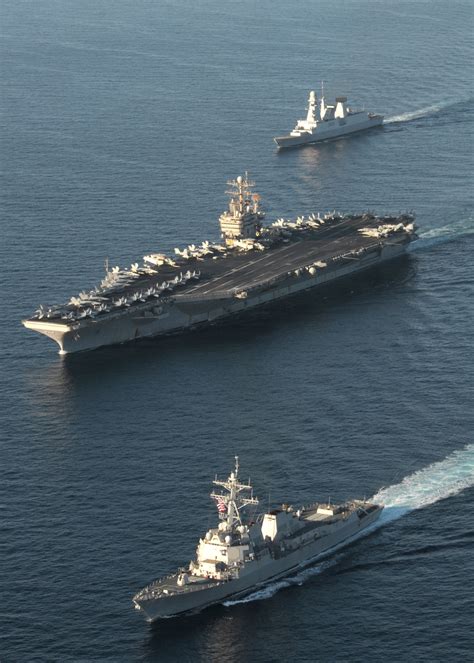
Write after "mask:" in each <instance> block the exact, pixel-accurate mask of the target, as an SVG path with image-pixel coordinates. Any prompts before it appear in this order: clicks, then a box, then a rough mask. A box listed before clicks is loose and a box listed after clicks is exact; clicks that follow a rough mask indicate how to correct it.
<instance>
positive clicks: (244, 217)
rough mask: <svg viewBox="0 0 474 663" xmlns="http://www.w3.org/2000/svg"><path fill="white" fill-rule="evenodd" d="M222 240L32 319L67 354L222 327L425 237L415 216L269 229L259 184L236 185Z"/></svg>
mask: <svg viewBox="0 0 474 663" xmlns="http://www.w3.org/2000/svg"><path fill="white" fill-rule="evenodd" d="M228 184H229V186H230V190H229V191H228V192H227V193H228V194H229V197H230V201H229V207H228V210H227V211H225V212H224V213H223V214H221V216H220V219H219V221H220V230H221V238H222V239H221V242H219V243H217V242H216V243H213V242H209V241H205V242H203V243H202V244H200V245H194V244H193V245H190V246H188V247H186V248H184V249H179V248H176V249H175V250H174V251H175V254H174V255H173V256H170V255H166V254H163V253H152V254H150V255H146V256H144V259H143V262H142V263H141V264H139V263H135V264H133V265H131V267H129V268H128V269H120V268H119V267H113V268H112V269H110V270H109V269H107V271H106V274H105V277H104V279H103V280H102V282H101V283H100V284H99V285H98V286H97V287H96V288H94V289H93V290H90V291H83V292H81V293H79V295H77V296H74V297H71V299H70V300H69V301H68V302H67V303H65V304H63V305H59V306H40V307H39V309H38V310H37V311H36V313H35V314H34V315H33V316H32V317H30V318H28V319H27V320H23V324H24V326H25V327H27V328H28V329H32V330H34V331H37V332H39V333H40V334H45V335H46V336H48V337H50V338H51V339H53V340H54V341H56V343H57V344H58V345H59V350H60V353H61V354H67V353H71V352H78V351H83V350H92V349H94V348H98V347H101V346H107V345H113V344H119V343H125V342H127V341H133V340H136V339H141V338H149V337H153V336H158V335H161V334H171V333H177V332H180V331H184V330H187V329H193V328H197V327H200V326H205V325H209V324H214V323H216V322H217V321H220V320H223V319H225V318H227V317H229V316H232V315H236V314H241V313H243V312H245V311H247V310H250V309H254V308H256V307H259V306H262V305H265V304H268V303H271V302H274V301H277V300H280V299H283V298H285V297H288V296H290V295H293V294H295V293H298V292H302V291H304V290H309V289H311V288H316V287H318V286H321V285H323V284H326V283H328V282H331V281H334V280H335V279H338V278H341V277H347V276H349V275H351V274H354V273H355V272H360V271H362V270H365V269H368V268H370V267H372V266H374V265H378V264H380V263H382V262H384V261H387V260H390V259H392V258H395V257H397V256H399V255H400V254H402V253H403V252H404V251H405V249H406V247H407V245H408V244H409V243H410V242H411V241H412V240H413V239H414V238H416V234H415V222H414V217H413V215H411V214H401V215H396V216H383V217H380V216H376V215H374V214H372V213H369V212H367V213H363V214H339V213H336V212H334V213H326V214H323V215H321V214H315V213H312V214H310V215H309V216H300V217H298V218H296V219H295V220H285V219H278V220H277V221H275V222H273V223H272V224H271V225H265V224H264V219H265V215H264V213H263V212H262V211H261V209H260V207H259V196H258V195H257V194H256V193H253V187H254V183H253V182H251V181H250V180H249V178H248V176H247V174H246V175H245V176H239V177H237V178H236V179H235V180H232V181H230V182H228Z"/></svg>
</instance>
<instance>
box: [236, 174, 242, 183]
mask: <svg viewBox="0 0 474 663" xmlns="http://www.w3.org/2000/svg"><path fill="white" fill-rule="evenodd" d="M243 181H244V178H243V177H242V175H239V176H238V178H237V184H242V182H243Z"/></svg>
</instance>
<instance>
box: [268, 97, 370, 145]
mask: <svg viewBox="0 0 474 663" xmlns="http://www.w3.org/2000/svg"><path fill="white" fill-rule="evenodd" d="M382 123H383V115H378V114H377V113H368V112H367V111H364V110H354V109H352V108H349V106H348V105H347V97H336V102H335V103H334V104H326V101H325V98H324V93H322V95H321V99H320V100H319V102H318V99H317V96H316V92H315V91H314V90H311V92H310V93H309V98H308V108H307V114H306V118H305V119H304V120H298V122H297V123H296V126H295V128H294V129H293V131H291V132H290V133H289V134H288V135H286V136H277V137H276V138H274V139H273V140H274V141H275V143H276V144H277V145H278V147H279V148H283V147H296V146H297V145H305V144H307V143H317V142H320V141H322V140H331V139H333V138H340V137H341V136H346V135H348V134H352V133H355V132H357V131H366V130H367V129H372V128H373V127H379V126H380V125H381V124H382Z"/></svg>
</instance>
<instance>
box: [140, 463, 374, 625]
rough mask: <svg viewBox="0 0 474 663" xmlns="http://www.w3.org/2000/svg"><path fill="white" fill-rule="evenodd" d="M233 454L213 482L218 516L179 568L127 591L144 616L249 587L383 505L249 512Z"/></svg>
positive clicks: (329, 547)
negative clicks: (222, 477) (225, 472)
mask: <svg viewBox="0 0 474 663" xmlns="http://www.w3.org/2000/svg"><path fill="white" fill-rule="evenodd" d="M238 474H239V459H238V456H236V457H235V469H234V471H233V472H231V473H230V476H229V477H228V479H227V480H226V481H219V480H218V479H217V477H216V479H215V480H214V481H213V483H214V485H215V486H217V487H218V488H220V489H221V490H220V492H212V493H211V498H212V499H213V500H215V501H216V506H217V510H218V512H219V519H220V522H219V524H218V526H217V527H214V528H211V529H210V530H208V531H207V532H206V534H205V536H204V537H202V538H201V539H200V540H199V545H198V547H197V550H196V557H195V559H193V560H192V561H191V562H190V563H189V566H188V567H187V568H182V569H179V570H178V572H177V573H174V574H172V575H169V576H165V577H163V578H160V579H158V580H155V581H154V582H152V583H151V584H150V585H148V586H147V587H144V589H142V590H141V591H139V592H138V593H137V594H136V595H135V596H134V597H133V602H134V604H135V607H136V608H137V609H138V610H140V611H141V612H142V613H143V614H144V616H145V618H146V619H147V620H148V621H150V622H152V621H155V620H156V619H159V618H163V617H172V616H175V615H180V614H184V613H187V612H194V611H198V610H201V609H203V608H206V607H207V606H209V605H213V604H216V603H221V602H222V601H224V600H228V599H231V598H238V597H241V596H245V595H246V594H249V593H251V592H252V591H254V590H255V589H257V588H258V587H260V586H262V585H264V584H265V583H268V582H269V581H273V580H276V579H278V578H282V577H284V576H286V575H289V574H291V573H292V572H293V573H294V572H295V571H297V570H298V568H301V567H304V566H307V565H308V564H311V563H312V562H314V561H316V560H317V559H319V558H321V557H323V556H327V555H329V554H331V553H332V552H334V551H335V550H337V549H338V548H340V547H342V546H344V545H347V544H348V543H349V542H350V541H352V540H354V539H355V538H357V537H358V536H360V535H361V533H362V532H363V531H364V530H366V529H367V528H368V527H369V526H370V525H372V524H373V523H374V522H375V521H376V520H377V519H378V518H379V516H380V514H381V513H382V510H383V506H382V505H380V504H372V503H370V502H366V501H365V500H352V501H350V502H346V503H344V504H338V505H336V504H331V503H328V504H325V503H314V504H310V505H308V506H301V507H299V508H297V509H295V508H293V507H292V506H290V505H288V504H283V505H282V506H281V508H278V509H272V510H270V511H268V513H264V514H261V515H259V516H256V515H255V513H254V515H253V517H252V518H246V519H244V518H243V510H244V509H245V508H249V507H250V508H252V507H254V506H255V507H256V506H257V505H258V499H257V498H256V497H254V495H253V490H252V486H251V485H250V480H249V482H248V483H241V482H240V481H239V477H238Z"/></svg>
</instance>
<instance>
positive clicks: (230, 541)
mask: <svg viewBox="0 0 474 663" xmlns="http://www.w3.org/2000/svg"><path fill="white" fill-rule="evenodd" d="M225 542H226V543H227V545H230V544H231V543H232V537H231V536H230V534H228V535H227V536H226V537H225Z"/></svg>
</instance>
